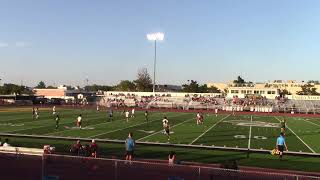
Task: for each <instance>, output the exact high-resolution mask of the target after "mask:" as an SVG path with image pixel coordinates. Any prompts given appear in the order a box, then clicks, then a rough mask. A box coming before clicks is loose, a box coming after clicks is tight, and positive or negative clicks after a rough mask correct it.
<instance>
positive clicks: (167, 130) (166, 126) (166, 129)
mask: <svg viewBox="0 0 320 180" xmlns="http://www.w3.org/2000/svg"><path fill="white" fill-rule="evenodd" d="M162 126H163V131H164V133H165V134H166V135H167V136H168V141H169V140H170V125H169V120H168V119H167V117H166V116H165V117H164V118H163V120H162Z"/></svg>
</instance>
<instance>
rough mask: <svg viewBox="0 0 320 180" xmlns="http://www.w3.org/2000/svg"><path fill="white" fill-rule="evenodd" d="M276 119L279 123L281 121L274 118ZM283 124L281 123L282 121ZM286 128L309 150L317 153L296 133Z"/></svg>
mask: <svg viewBox="0 0 320 180" xmlns="http://www.w3.org/2000/svg"><path fill="white" fill-rule="evenodd" d="M274 118H276V119H277V120H278V121H280V119H279V118H278V117H274ZM280 122H281V121H280ZM286 127H287V128H288V129H289V130H290V131H291V132H292V134H294V135H295V136H296V137H297V138H298V139H299V140H300V141H301V142H302V143H303V144H304V145H305V146H307V148H309V150H310V151H311V152H312V153H316V152H315V151H314V150H313V149H312V148H311V147H310V146H309V145H308V144H307V143H305V142H304V141H303V140H302V139H301V138H300V137H299V136H298V135H297V134H296V133H295V132H293V131H292V129H290V128H289V126H288V125H286Z"/></svg>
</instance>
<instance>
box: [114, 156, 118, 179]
mask: <svg viewBox="0 0 320 180" xmlns="http://www.w3.org/2000/svg"><path fill="white" fill-rule="evenodd" d="M114 179H115V180H118V161H117V160H115V161H114Z"/></svg>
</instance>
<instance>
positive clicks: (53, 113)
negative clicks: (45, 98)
mask: <svg viewBox="0 0 320 180" xmlns="http://www.w3.org/2000/svg"><path fill="white" fill-rule="evenodd" d="M55 114H56V106H53V107H52V115H55Z"/></svg>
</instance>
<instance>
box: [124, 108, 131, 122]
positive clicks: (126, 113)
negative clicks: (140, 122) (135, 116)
mask: <svg viewBox="0 0 320 180" xmlns="http://www.w3.org/2000/svg"><path fill="white" fill-rule="evenodd" d="M125 116H126V120H127V122H129V117H130V113H129V111H128V110H126V112H125Z"/></svg>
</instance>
